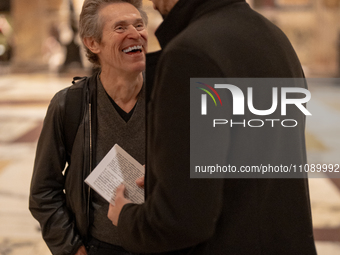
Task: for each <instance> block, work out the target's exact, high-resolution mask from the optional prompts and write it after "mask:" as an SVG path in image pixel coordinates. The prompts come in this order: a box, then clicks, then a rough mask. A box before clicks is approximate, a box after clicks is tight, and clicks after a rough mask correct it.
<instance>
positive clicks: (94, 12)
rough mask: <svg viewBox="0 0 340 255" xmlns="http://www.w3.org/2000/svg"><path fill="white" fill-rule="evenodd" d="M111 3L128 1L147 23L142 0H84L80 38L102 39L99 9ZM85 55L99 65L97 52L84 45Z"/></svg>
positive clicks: (101, 21) (80, 20)
mask: <svg viewBox="0 0 340 255" xmlns="http://www.w3.org/2000/svg"><path fill="white" fill-rule="evenodd" d="M112 3H129V4H131V5H133V6H134V7H136V9H137V10H138V11H139V13H140V14H141V16H142V18H143V21H144V23H145V25H147V23H148V16H147V15H146V13H145V12H144V11H143V10H142V0H85V1H84V4H83V8H82V10H81V13H80V17H79V35H80V38H81V40H82V41H83V39H84V38H85V37H93V38H94V39H95V40H96V41H97V42H99V43H100V42H101V40H102V30H103V25H104V24H103V20H101V19H99V15H98V14H99V11H100V10H101V9H102V8H103V7H105V6H107V5H109V4H112ZM84 46H85V50H86V56H87V58H88V60H89V61H90V62H91V63H93V64H94V65H95V66H100V62H99V58H98V56H97V54H95V53H93V52H92V51H90V50H89V49H88V48H87V47H86V45H84Z"/></svg>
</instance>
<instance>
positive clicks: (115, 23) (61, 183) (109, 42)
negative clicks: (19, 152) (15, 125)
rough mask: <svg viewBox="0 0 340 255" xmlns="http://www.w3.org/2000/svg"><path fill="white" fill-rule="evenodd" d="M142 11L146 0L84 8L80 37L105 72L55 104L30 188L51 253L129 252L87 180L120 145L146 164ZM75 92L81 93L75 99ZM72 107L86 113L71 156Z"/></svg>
mask: <svg viewBox="0 0 340 255" xmlns="http://www.w3.org/2000/svg"><path fill="white" fill-rule="evenodd" d="M141 5H142V3H141V0H140V1H139V0H123V1H120V0H85V2H84V4H83V8H82V12H81V15H80V21H79V30H80V37H81V38H82V41H83V43H84V45H85V48H86V52H87V57H88V59H89V60H90V61H91V62H92V63H93V64H94V65H95V66H99V67H100V69H101V70H100V72H98V73H96V74H94V75H93V76H91V77H89V78H85V79H82V80H81V81H79V82H77V83H75V85H73V86H71V87H69V88H66V89H64V90H62V91H60V92H58V93H57V94H56V95H55V96H54V98H53V99H52V101H51V103H50V105H49V108H48V111H47V114H46V117H45V121H44V126H43V129H42V132H41V135H40V138H39V142H38V147H37V152H36V159H35V164H34V172H33V176H32V182H31V190H30V200H29V208H30V211H31V213H32V215H33V216H34V217H35V218H36V219H37V220H38V221H39V223H40V225H41V229H42V235H43V238H44V240H45V241H46V244H47V246H48V247H49V249H50V250H51V252H52V254H54V255H66V254H70V255H73V254H76V255H85V254H87V253H88V252H89V253H90V254H92V255H94V254H97V255H111V254H112V255H114V254H121V255H123V254H131V253H130V252H127V251H126V250H125V249H124V248H122V247H121V244H120V239H119V236H118V233H117V228H116V227H115V226H113V225H112V224H111V222H110V221H109V219H108V218H107V217H106V215H107V210H108V205H109V203H108V202H107V201H105V200H104V199H103V198H102V197H101V196H100V195H99V194H97V193H96V192H94V191H93V190H92V189H90V188H89V186H88V185H86V184H85V183H84V180H85V178H86V177H87V176H88V175H89V174H90V172H91V171H92V170H93V169H94V168H95V167H96V165H97V164H98V163H99V162H100V161H101V160H102V159H103V158H104V157H105V155H106V154H107V153H108V152H109V151H110V150H111V148H112V147H113V146H114V145H115V144H119V146H121V147H122V148H123V149H124V150H126V151H127V153H129V154H130V155H131V156H132V157H133V158H135V159H136V160H137V161H138V162H139V163H140V164H144V163H145V162H144V161H145V99H144V98H145V96H144V94H145V93H144V91H145V89H144V85H143V74H142V72H143V71H144V69H145V53H146V51H147V38H148V35H147V30H146V23H147V17H146V15H145V13H144V12H143V11H142V10H141ZM75 91H80V93H78V94H76V95H78V97H77V98H73V101H72V100H71V101H70V100H69V98H70V95H74V93H72V92H75ZM71 93H72V94H71ZM74 101H79V102H82V105H81V109H82V111H81V113H80V112H79V116H75V117H76V118H79V119H80V121H79V123H78V125H79V126H77V130H76V131H77V132H75V134H74V137H73V139H74V140H73V143H72V144H71V148H72V149H71V150H69V149H70V148H69V147H68V146H67V145H68V144H69V143H70V142H69V139H68V138H69V132H70V129H71V128H70V127H71V124H72V123H71V122H74V121H76V119H71V120H70V118H68V116H70V115H71V114H72V112H73V111H74V109H72V108H70V107H68V106H69V104H70V103H72V102H74ZM74 108H77V105H75V107H74ZM65 120H68V121H65ZM71 138H72V137H71ZM65 165H66V169H65V170H64V168H65ZM138 177H140V176H138ZM133 178H135V180H136V179H137V176H134V177H133Z"/></svg>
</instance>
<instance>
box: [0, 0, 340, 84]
mask: <svg viewBox="0 0 340 255" xmlns="http://www.w3.org/2000/svg"><path fill="white" fill-rule="evenodd" d="M82 2H83V0H49V1H47V0H31V1H23V0H1V2H0V63H1V67H2V68H1V70H2V71H1V72H2V73H3V72H36V71H39V72H42V71H46V72H47V71H49V72H61V73H63V72H68V71H70V70H76V69H84V68H85V69H88V68H90V65H89V63H88V62H87V60H86V59H85V58H84V54H83V49H82V45H81V42H80V40H79V38H78V35H77V21H78V16H79V13H80V10H81V6H82ZM248 2H249V4H250V5H251V6H252V7H253V8H254V9H255V10H257V11H258V12H260V13H261V14H263V15H264V16H266V17H267V18H268V19H269V20H271V21H272V22H273V23H275V24H276V25H277V26H279V27H280V28H281V29H282V30H283V31H284V32H285V33H286V35H287V36H288V37H289V39H290V40H291V42H292V44H293V46H294V48H295V50H296V51H297V54H298V56H299V58H300V60H301V63H302V65H303V67H304V70H305V72H306V75H307V77H310V76H318V77H325V76H327V77H338V76H339V72H340V67H339V66H340V65H339V62H340V7H339V6H340V1H339V0H248ZM144 6H145V9H146V11H147V12H148V14H149V16H150V24H149V32H150V33H149V34H150V42H149V45H150V46H149V51H155V50H157V49H158V48H159V46H158V43H157V40H156V39H155V38H154V36H153V32H154V31H155V29H156V28H157V26H158V25H159V23H160V22H161V21H162V18H161V17H160V15H159V14H158V13H157V12H156V11H154V10H153V8H152V4H151V2H150V1H144Z"/></svg>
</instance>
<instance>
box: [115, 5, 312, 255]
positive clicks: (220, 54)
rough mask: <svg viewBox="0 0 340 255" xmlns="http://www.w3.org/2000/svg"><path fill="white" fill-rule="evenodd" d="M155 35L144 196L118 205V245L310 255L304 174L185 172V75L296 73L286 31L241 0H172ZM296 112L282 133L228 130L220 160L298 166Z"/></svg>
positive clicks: (301, 159) (301, 155) (300, 135)
mask: <svg viewBox="0 0 340 255" xmlns="http://www.w3.org/2000/svg"><path fill="white" fill-rule="evenodd" d="M156 35H157V37H158V39H159V42H160V45H161V47H162V49H163V51H162V53H161V56H160V59H159V61H158V63H157V69H156V74H155V77H154V88H153V90H152V94H151V99H150V103H149V106H148V109H149V111H148V137H147V139H148V140H147V164H146V167H147V170H146V201H145V204H143V205H133V204H128V205H125V206H124V207H123V210H122V212H121V214H120V218H119V221H118V231H119V234H120V237H121V241H122V244H123V247H124V248H126V249H128V250H131V251H135V252H144V253H165V254H209V255H210V254H213V255H219V254H220V255H228V254H235V255H253V254H254V255H259V254H265V255H267V254H269V255H271V254H276V255H277V254H282V255H288V254H289V255H290V254H294V255H295V254H299V255H303V254H305V255H313V254H316V251H315V246H314V239H313V231H312V221H311V209H310V201H309V191H308V182H307V180H306V179H190V173H189V166H190V161H189V160H190V144H189V142H190V135H189V127H190V122H189V119H190V112H189V102H190V97H189V82H190V77H241V78H242V77H303V71H302V68H301V65H300V63H299V60H298V58H297V56H296V54H295V52H294V50H293V48H292V46H291V44H290V43H289V41H288V39H287V38H286V36H285V35H284V34H283V33H282V31H281V30H280V29H278V28H277V27H276V26H274V25H273V24H272V23H270V22H269V21H268V20H267V19H265V18H264V17H262V16H261V15H260V14H258V13H256V12H255V11H253V10H252V9H251V8H250V7H249V6H248V4H247V3H245V2H244V1H241V0H239V1H238V0H234V1H233V0H214V1H205V0H180V1H179V2H178V3H177V4H176V5H175V7H174V8H173V9H172V10H171V12H170V13H169V15H168V17H167V18H166V19H165V20H164V22H163V23H162V25H161V26H160V28H159V29H158V30H157V32H156ZM153 55H155V54H153ZM147 68H148V66H147ZM150 70H151V69H150ZM150 70H148V69H147V76H146V80H147V83H148V82H149V81H148V79H150V78H149V77H150V75H151V79H153V77H152V74H150ZM262 97H263V98H270V99H271V94H268V93H267V94H266V93H265V94H263V95H262ZM297 117H298V118H299V120H300V123H301V125H299V127H298V128H294V129H290V132H281V131H282V129H272V130H273V131H272V132H271V133H268V132H266V131H265V129H264V130H263V131H257V132H258V133H256V135H253V134H252V133H251V132H250V131H249V130H250V129H244V131H242V132H235V133H233V135H232V136H231V138H230V139H229V140H228V143H227V144H226V147H227V148H230V150H229V152H230V153H229V154H228V155H226V158H227V161H228V162H229V163H230V164H231V165H240V164H244V165H252V164H253V163H254V162H258V161H261V160H264V161H267V160H268V159H270V160H271V162H274V164H275V163H282V162H286V163H287V162H294V163H298V164H305V163H306V149H305V140H304V126H305V125H304V116H303V115H302V114H300V115H299V116H297ZM250 138H251V139H252V143H249V139H250ZM273 139H275V140H273Z"/></svg>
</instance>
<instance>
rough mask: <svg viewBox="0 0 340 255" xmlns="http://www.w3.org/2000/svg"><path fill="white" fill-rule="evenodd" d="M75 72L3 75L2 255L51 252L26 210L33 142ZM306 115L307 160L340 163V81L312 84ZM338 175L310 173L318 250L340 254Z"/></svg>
mask: <svg viewBox="0 0 340 255" xmlns="http://www.w3.org/2000/svg"><path fill="white" fill-rule="evenodd" d="M70 81H71V77H63V78H60V77H56V76H53V75H42V74H34V75H4V76H0V226H1V227H0V255H17V254H25V255H48V254H50V252H49V250H48V248H47V247H46V245H45V244H44V242H43V241H42V239H41V234H40V231H39V226H38V223H37V222H36V221H35V220H34V219H33V218H32V216H31V215H30V213H29V211H28V209H27V208H28V202H27V200H28V192H29V183H30V178H31V174H32V166H33V160H34V154H35V146H36V142H37V138H38V136H39V132H40V130H41V126H42V122H43V118H44V115H45V112H46V107H47V105H48V103H49V100H50V99H51V97H52V96H53V95H54V94H55V92H57V91H58V90H60V89H62V88H64V87H66V86H68V85H70ZM310 90H311V93H312V100H311V101H310V103H309V107H308V108H309V110H310V111H311V112H312V113H313V116H312V117H308V119H307V123H308V124H307V145H308V157H309V163H321V164H323V163H327V164H330V163H338V164H339V163H340V103H339V99H338V98H339V97H340V86H336V85H334V84H330V83H326V84H322V86H321V85H320V84H319V85H318V84H315V85H311V86H310ZM339 180H340V179H329V178H311V179H310V180H309V183H310V192H311V204H312V211H313V221H314V231H315V237H316V240H317V242H316V243H317V249H318V253H319V255H335V254H340V182H339Z"/></svg>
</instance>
